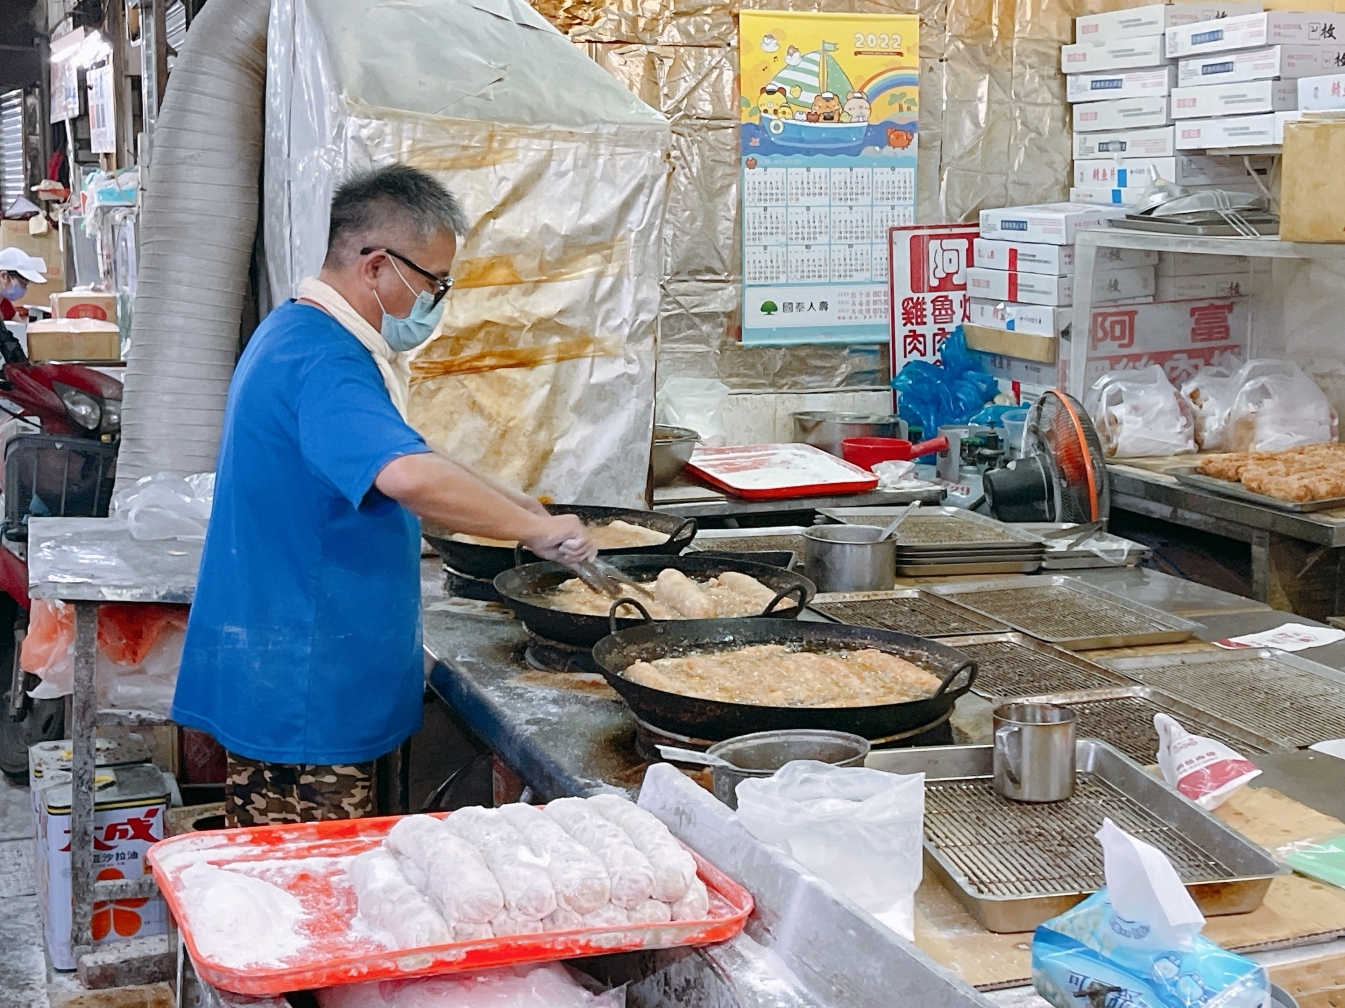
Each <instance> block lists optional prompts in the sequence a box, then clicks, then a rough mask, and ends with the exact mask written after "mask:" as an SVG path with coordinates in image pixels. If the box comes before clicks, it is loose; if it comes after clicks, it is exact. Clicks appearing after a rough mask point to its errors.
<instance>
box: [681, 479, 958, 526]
mask: <svg viewBox="0 0 1345 1008" xmlns="http://www.w3.org/2000/svg"><path fill="white" fill-rule="evenodd" d="M694 489H697V490H702V489H704V488H701V487H696V488H694ZM687 490H688V488H687V487H660V488H659V489H657V490H655V491H654V510H655V511H662V512H663V513H664V514H672V515H679V516H681V517H684V518H734V517H737V516H739V515H749V514H755V515H762V514H788V513H790V512H795V511H816V510H817V509H818V508H824V507H838V506H852V507H884V506H889V507H890V506H891V505H894V504H909V503H911V501H917V500H918V501H920V502H921V503H922V504H939V503H942V501H943V498H944V489H943V487H940V486H931V487H928V488H923V489H918V490H875V491H873V492H872V493H866V494H857V495H853V496H848V495H839V496H837V495H832V496H829V497H793V498H782V499H781V500H760V501H747V500H740V499H738V498H736V497H728V496H726V495H724V494H721V493H719V492H718V491H713V490H705V494H706V497H707V498H709V499H701V500H685V499H680V500H679V499H677V496H676V494H677V493H678V492H682V493H685V492H686V491H687ZM711 494H713V495H714V496H713V497H712V498H711V497H710V495H711Z"/></svg>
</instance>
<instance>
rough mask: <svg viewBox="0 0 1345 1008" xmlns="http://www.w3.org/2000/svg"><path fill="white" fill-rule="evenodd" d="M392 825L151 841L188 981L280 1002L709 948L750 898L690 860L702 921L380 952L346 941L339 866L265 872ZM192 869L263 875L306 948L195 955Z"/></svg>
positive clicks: (348, 846)
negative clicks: (227, 868)
mask: <svg viewBox="0 0 1345 1008" xmlns="http://www.w3.org/2000/svg"><path fill="white" fill-rule="evenodd" d="M450 814H451V813H450ZM397 819H398V817H397V816H389V817H387V818H382V819H342V820H335V821H331V822H319V823H303V824H300V825H292V826H257V827H251V828H248V829H237V830H213V831H209V832H203V833H186V834H183V835H181V836H176V837H170V838H169V839H167V840H161V841H159V842H158V843H156V844H155V845H154V846H153V847H151V848H150V849H149V852H148V854H147V855H146V857H147V858H148V859H149V864H150V867H151V868H152V869H153V870H154V881H155V882H156V883H158V886H159V891H160V892H162V893H163V897H164V899H165V900H166V901H167V902H168V908H169V909H170V910H171V911H172V914H173V919H174V920H175V921H176V922H177V925H178V928H179V930H180V931H181V932H182V937H183V940H184V941H185V942H186V943H187V950H188V951H189V952H190V953H191V957H192V962H193V963H194V964H195V966H196V972H197V975H199V976H200V977H201V979H203V980H205V981H206V982H207V983H210V984H213V985H214V986H215V987H219V988H221V989H222V990H228V991H234V992H235V993H238V994H252V995H269V994H283V993H285V992H287V991H296V990H307V989H309V988H314V987H335V986H338V985H340V984H347V983H359V982H364V981H369V980H390V979H406V978H408V977H418V976H434V975H437V974H443V973H457V972H463V971H468V970H473V971H474V970H482V969H490V968H493V967H496V966H510V965H515V964H518V963H530V962H547V961H551V960H556V959H572V958H576V957H578V956H591V955H607V954H609V953H612V952H627V951H630V950H632V949H641V948H670V947H672V946H676V945H709V944H712V943H714V942H720V941H726V940H727V939H729V938H732V937H733V936H734V935H736V934H737V933H738V932H739V931H741V930H742V928H743V922H744V921H746V920H747V915H748V914H750V913H751V912H752V896H751V894H750V893H748V891H747V890H746V889H744V888H743V887H742V886H740V885H738V883H736V882H734V881H733V880H732V879H730V878H729V877H728V876H727V875H725V874H724V873H723V872H721V871H720V870H719V869H718V868H716V867H715V866H714V865H712V864H710V863H709V862H708V861H706V860H705V859H704V858H702V857H701V856H700V855H699V854H697V853H696V852H695V851H690V853H691V855H692V857H694V858H695V859H696V866H697V870H698V874H699V875H700V877H701V881H703V882H704V883H705V885H706V888H707V889H708V890H709V892H710V916H709V918H708V919H707V920H703V921H677V922H675V923H668V924H628V925H626V926H625V927H623V928H607V927H597V928H580V929H578V930H574V931H551V932H545V933H543V934H530V935H513V936H510V937H507V938H488V939H484V940H480V941H471V942H455V943H453V944H450V945H436V946H432V947H428V948H416V949H397V950H395V951H389V950H388V949H385V948H383V947H382V946H381V945H379V944H378V943H377V942H375V941H373V940H372V939H371V938H368V937H364V936H359V935H352V934H350V931H349V925H350V921H351V919H352V918H353V917H354V916H355V913H356V906H355V892H354V889H353V888H352V887H351V885H350V884H349V883H348V882H347V881H346V878H345V874H344V866H343V865H342V864H341V863H340V862H333V863H332V865H331V870H330V871H326V872H323V871H319V870H317V868H316V867H314V866H313V865H305V866H302V867H300V868H299V870H297V871H294V872H292V873H285V874H284V875H281V874H280V873H277V872H274V871H271V872H267V871H266V869H267V868H272V867H274V868H281V867H283V865H282V862H285V861H298V860H300V859H303V858H348V857H354V856H355V855H356V854H359V853H361V852H362V851H366V850H369V849H370V848H371V847H376V846H377V845H378V844H379V843H380V842H381V841H382V839H383V837H384V835H385V834H386V833H387V832H388V830H390V829H391V828H392V826H393V824H394V823H395V822H397ZM201 860H205V862H206V863H207V864H210V865H213V866H215V867H221V866H223V865H240V864H243V863H248V862H251V863H252V864H253V865H255V866H256V870H255V871H254V873H255V874H258V875H263V873H265V874H264V877H266V880H267V881H269V882H273V883H275V884H277V885H280V886H281V888H283V889H285V890H286V891H287V892H289V893H291V894H292V895H293V896H294V897H295V898H296V899H298V900H299V902H300V903H302V904H303V906H304V909H305V910H307V911H308V912H309V915H310V916H309V918H308V920H307V921H306V922H305V924H304V925H301V926H302V927H305V928H306V929H307V931H308V933H309V934H310V935H311V937H312V940H311V941H310V943H309V944H308V945H306V946H305V947H304V948H303V949H301V950H300V951H299V952H298V953H296V954H295V956H294V957H293V959H294V961H293V962H291V963H289V964H287V965H283V966H264V967H245V968H241V969H240V968H238V967H234V966H227V965H225V964H222V963H219V962H215V961H212V960H210V959H207V958H205V957H204V956H202V955H201V952H200V950H199V949H198V948H197V947H196V942H195V939H194V937H193V935H192V925H191V921H190V920H189V919H188V918H187V916H186V915H185V914H184V913H183V906H182V891H181V889H180V887H179V886H178V883H177V879H178V876H179V875H180V874H181V873H182V872H183V871H185V870H186V869H187V868H188V867H190V866H191V865H192V864H195V863H197V862H199V861H201Z"/></svg>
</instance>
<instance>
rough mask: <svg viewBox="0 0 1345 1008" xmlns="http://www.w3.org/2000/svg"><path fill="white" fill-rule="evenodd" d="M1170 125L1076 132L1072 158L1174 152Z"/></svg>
mask: <svg viewBox="0 0 1345 1008" xmlns="http://www.w3.org/2000/svg"><path fill="white" fill-rule="evenodd" d="M1176 150H1177V149H1176V147H1175V146H1174V142H1173V133H1172V127H1171V126H1159V127H1157V128H1155V129H1142V130H1119V131H1116V132H1111V133H1075V134H1074V160H1076V161H1088V160H1090V159H1093V158H1113V159H1115V158H1118V157H1144V158H1165V157H1172V156H1173V154H1175V153H1176Z"/></svg>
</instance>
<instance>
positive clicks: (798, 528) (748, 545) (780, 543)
mask: <svg viewBox="0 0 1345 1008" xmlns="http://www.w3.org/2000/svg"><path fill="white" fill-rule="evenodd" d="M803 531H804V528H803V526H802V525H775V526H771V527H769V528H757V529H701V530H700V531H698V532H697V533H696V538H695V539H693V540H691V545H690V546H689V547H687V552H688V553H694V552H697V551H700V552H704V551H710V552H716V553H725V552H726V553H754V552H759V551H762V550H773V551H784V550H788V551H789V552H791V553H797V554H798V555H799V556H803V547H804V538H803Z"/></svg>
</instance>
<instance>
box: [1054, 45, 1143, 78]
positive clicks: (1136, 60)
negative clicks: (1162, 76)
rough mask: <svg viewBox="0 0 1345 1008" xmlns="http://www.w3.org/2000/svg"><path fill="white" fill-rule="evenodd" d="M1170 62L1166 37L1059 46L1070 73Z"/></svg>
mask: <svg viewBox="0 0 1345 1008" xmlns="http://www.w3.org/2000/svg"><path fill="white" fill-rule="evenodd" d="M1166 62H1167V57H1166V55H1165V54H1164V52H1163V36H1162V35H1151V36H1149V37H1147V38H1136V39H1126V40H1124V41H1122V42H1113V43H1110V44H1107V43H1097V44H1094V43H1092V42H1076V43H1075V44H1074V45H1067V46H1061V47H1060V69H1061V70H1062V71H1063V72H1065V73H1067V74H1073V73H1089V74H1091V73H1097V72H1099V71H1101V70H1139V69H1142V68H1143V67H1157V66H1162V65H1163V64H1164V63H1166Z"/></svg>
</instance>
